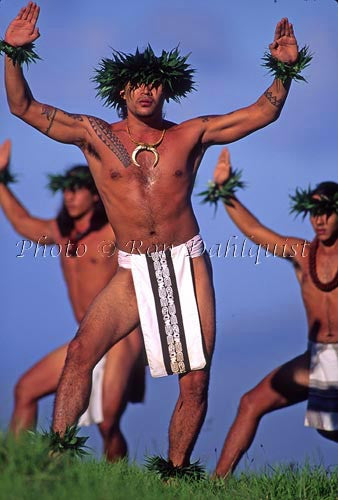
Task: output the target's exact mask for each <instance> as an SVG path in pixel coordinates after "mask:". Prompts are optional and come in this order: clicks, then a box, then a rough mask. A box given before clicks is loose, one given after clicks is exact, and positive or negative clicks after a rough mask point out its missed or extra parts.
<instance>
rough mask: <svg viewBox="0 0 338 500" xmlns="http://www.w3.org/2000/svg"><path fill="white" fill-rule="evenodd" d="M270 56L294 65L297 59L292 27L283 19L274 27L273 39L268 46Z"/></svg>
mask: <svg viewBox="0 0 338 500" xmlns="http://www.w3.org/2000/svg"><path fill="white" fill-rule="evenodd" d="M269 49H270V52H271V55H272V56H273V57H274V58H275V59H278V60H279V61H281V62H284V63H287V64H294V63H295V62H296V61H297V58H298V45H297V40H296V37H295V35H294V32H293V26H292V24H291V23H289V21H288V19H287V18H286V17H284V18H283V19H282V20H281V21H279V23H278V24H277V26H276V31H275V38H274V41H273V42H272V43H270V45H269Z"/></svg>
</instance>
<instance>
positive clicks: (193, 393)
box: [180, 370, 209, 402]
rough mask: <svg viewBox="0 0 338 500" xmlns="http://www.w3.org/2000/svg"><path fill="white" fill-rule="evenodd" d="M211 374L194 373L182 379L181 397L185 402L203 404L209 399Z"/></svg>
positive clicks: (199, 371)
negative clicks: (190, 401) (192, 401)
mask: <svg viewBox="0 0 338 500" xmlns="http://www.w3.org/2000/svg"><path fill="white" fill-rule="evenodd" d="M208 386H209V372H208V371H204V370H197V371H192V372H190V373H188V374H187V375H185V376H184V380H183V378H182V383H181V390H180V397H181V398H182V399H184V400H195V401H199V402H203V401H205V400H206V399H207V397H208Z"/></svg>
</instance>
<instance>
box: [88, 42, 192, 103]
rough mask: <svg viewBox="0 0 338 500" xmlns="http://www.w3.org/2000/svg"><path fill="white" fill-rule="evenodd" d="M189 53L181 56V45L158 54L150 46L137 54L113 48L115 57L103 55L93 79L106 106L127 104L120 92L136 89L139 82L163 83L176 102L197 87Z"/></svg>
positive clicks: (166, 94) (165, 91) (168, 94)
mask: <svg viewBox="0 0 338 500" xmlns="http://www.w3.org/2000/svg"><path fill="white" fill-rule="evenodd" d="M189 55H190V54H187V55H186V56H181V55H180V53H179V50H178V47H176V48H175V49H172V50H171V51H169V52H167V51H165V50H163V51H162V54H161V55H160V56H156V55H155V53H154V51H153V49H152V48H151V46H150V45H148V47H147V48H146V49H145V50H144V52H140V51H139V49H138V48H137V49H136V52H135V54H125V53H124V52H119V51H117V50H113V54H112V58H111V59H107V58H104V59H102V60H101V61H100V63H99V68H98V69H96V70H95V76H94V77H93V81H94V82H95V83H97V86H96V90H97V96H98V97H100V98H101V99H103V101H104V104H105V105H106V106H110V107H113V108H118V107H121V106H123V105H125V100H124V99H123V98H122V97H121V95H120V92H121V90H124V89H125V87H126V85H127V84H129V85H130V89H135V88H136V87H138V86H139V85H142V84H144V85H152V86H153V87H159V85H162V86H163V90H164V94H165V96H166V100H167V101H169V99H173V100H174V101H176V102H179V100H180V99H181V98H182V97H185V96H186V95H187V94H188V93H189V92H191V91H192V90H195V88H194V83H195V82H194V81H193V74H194V72H195V70H194V69H192V68H191V67H190V65H189V64H187V62H186V61H187V59H188V57H189Z"/></svg>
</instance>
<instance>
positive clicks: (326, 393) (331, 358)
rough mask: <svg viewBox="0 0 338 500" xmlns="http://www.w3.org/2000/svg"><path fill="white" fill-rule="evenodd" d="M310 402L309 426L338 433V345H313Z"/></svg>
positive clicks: (306, 421)
mask: <svg viewBox="0 0 338 500" xmlns="http://www.w3.org/2000/svg"><path fill="white" fill-rule="evenodd" d="M309 349H310V352H311V364H310V383H309V400H308V406H307V411H306V416H305V425H306V426H309V427H315V428H316V429H322V430H325V431H335V430H338V344H321V343H319V342H309Z"/></svg>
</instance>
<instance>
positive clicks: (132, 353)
mask: <svg viewBox="0 0 338 500" xmlns="http://www.w3.org/2000/svg"><path fill="white" fill-rule="evenodd" d="M10 148H11V146H10V141H9V140H7V141H5V142H4V143H3V144H2V145H0V206H1V208H2V209H3V211H4V213H5V215H6V217H7V218H8V220H9V221H10V222H11V224H12V225H13V227H14V229H15V230H16V231H17V232H18V233H20V234H21V235H23V236H24V237H25V238H28V240H30V241H31V242H36V243H37V244H39V245H40V246H41V247H42V248H43V245H45V244H46V245H53V244H55V243H56V244H58V245H59V249H60V248H61V250H60V258H61V266H62V271H63V275H64V279H65V282H66V285H67V289H68V294H69V299H70V302H71V304H72V307H73V311H74V315H75V318H76V320H77V321H78V322H79V323H80V322H81V321H82V318H83V317H84V315H85V312H86V310H87V309H88V307H89V305H90V304H91V302H92V301H93V299H94V298H95V297H96V295H97V294H98V293H99V292H100V291H101V290H102V289H103V288H104V287H105V286H106V285H107V283H108V282H109V281H110V280H111V278H112V277H113V276H114V274H115V273H116V269H117V255H116V252H115V255H114V250H115V243H114V242H115V235H114V232H113V230H112V228H111V226H110V224H109V223H108V220H107V216H106V213H105V210H104V207H103V205H102V203H101V200H100V198H99V196H98V194H97V191H96V188H95V184H94V181H93V178H92V176H91V174H90V172H89V169H88V167H87V166H86V165H78V166H75V167H72V168H71V169H69V170H68V171H67V172H66V175H64V176H63V175H57V176H50V177H51V181H50V187H51V189H52V190H53V191H54V192H55V191H56V190H58V189H60V190H62V191H63V205H62V208H61V210H60V212H59V214H58V216H57V217H56V218H55V219H50V220H46V219H39V218H36V217H33V216H32V215H31V214H30V213H29V212H28V211H27V210H26V209H25V208H24V207H23V206H22V204H21V203H20V202H19V200H18V199H17V198H16V197H15V195H14V194H13V193H12V191H11V190H10V189H9V188H8V187H7V184H8V181H9V180H10V178H11V175H10V173H9V170H8V165H9V159H10ZM25 248H27V247H25ZM40 250H41V248H40ZM23 251H26V250H23V249H22V251H21V253H22V252H23ZM53 307H54V306H53ZM66 353H67V344H66V345H63V346H61V347H59V348H57V349H55V350H54V351H52V352H50V353H49V354H48V355H47V356H45V357H44V358H42V359H41V360H40V361H38V362H37V363H36V364H35V365H34V366H33V367H32V368H30V369H29V370H28V371H27V372H26V373H24V374H23V375H22V376H21V377H20V380H19V381H18V383H17V384H16V387H15V406H14V412H13V415H12V419H11V430H12V431H13V432H14V434H16V435H17V434H18V433H19V432H21V431H22V430H24V429H31V428H34V427H35V425H36V421H37V409H38V408H37V407H38V401H39V400H40V399H41V398H42V397H44V396H46V395H48V394H52V393H55V392H56V389H57V385H58V382H59V379H60V376H61V373H62V369H63V365H64V362H65V358H66ZM143 394H144V361H143V348H142V337H141V333H140V331H139V330H136V331H134V332H133V333H132V334H131V335H129V336H128V337H126V338H125V339H123V340H121V342H119V343H118V344H117V345H116V346H114V348H112V349H111V350H110V351H109V352H108V353H107V356H105V357H104V358H103V359H102V360H101V361H100V362H99V363H98V364H97V365H96V367H95V369H94V371H93V383H92V392H91V397H90V403H89V407H88V409H87V410H86V412H85V413H84V414H83V415H82V416H81V418H80V421H79V425H90V424H92V423H97V424H98V427H99V429H100V432H101V435H102V438H103V441H104V451H105V455H106V457H107V459H108V460H110V461H115V460H117V459H119V458H123V457H125V456H126V454H127V443H126V440H125V438H124V436H123V434H122V432H121V430H120V419H121V416H122V414H123V412H124V410H125V408H126V405H127V403H128V401H133V402H141V401H142V400H143ZM84 409H85V408H84Z"/></svg>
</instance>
